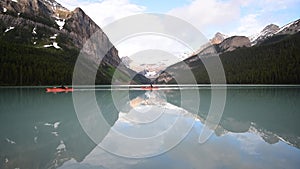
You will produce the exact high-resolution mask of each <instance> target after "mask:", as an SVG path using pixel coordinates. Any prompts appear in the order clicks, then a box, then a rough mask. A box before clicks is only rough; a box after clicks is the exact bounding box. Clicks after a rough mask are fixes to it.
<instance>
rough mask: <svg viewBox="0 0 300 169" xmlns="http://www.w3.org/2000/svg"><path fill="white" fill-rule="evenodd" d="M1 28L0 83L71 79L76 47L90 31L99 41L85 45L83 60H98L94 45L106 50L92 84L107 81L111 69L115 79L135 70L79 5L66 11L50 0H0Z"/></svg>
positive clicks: (125, 78) (127, 76)
mask: <svg viewBox="0 0 300 169" xmlns="http://www.w3.org/2000/svg"><path fill="white" fill-rule="evenodd" d="M0 31H2V32H3V33H1V34H0V48H1V62H0V66H1V67H2V68H3V69H1V72H0V85H57V84H61V83H64V84H71V83H72V74H73V68H74V65H75V62H76V59H77V57H78V55H79V52H80V50H81V49H82V48H83V46H84V44H85V43H86V42H87V40H88V39H89V38H90V37H91V36H92V35H94V34H95V33H97V35H98V36H99V37H98V40H99V41H100V42H101V45H100V48H99V46H97V47H96V46H91V47H90V49H88V50H86V51H85V52H87V53H88V54H86V56H85V57H86V58H85V59H86V60H87V63H92V64H95V65H99V64H100V63H98V62H99V58H98V57H96V53H95V51H99V50H103V51H106V50H108V52H107V53H106V54H105V56H104V58H103V60H102V62H101V64H100V67H99V68H98V73H97V76H96V84H110V83H111V80H112V76H113V75H114V72H115V71H116V69H118V71H119V73H118V74H119V75H118V77H119V79H117V82H118V83H123V82H126V81H128V80H130V79H134V78H135V77H132V75H134V74H136V73H134V71H132V70H130V69H128V68H126V67H125V66H124V65H122V63H121V59H120V58H119V56H118V51H117V49H116V48H115V47H114V46H113V45H112V44H111V42H110V41H109V39H108V37H107V36H106V35H105V33H104V32H103V31H102V30H101V28H100V27H99V26H98V25H97V24H96V23H95V22H94V21H93V20H92V19H91V18H90V17H89V16H87V15H86V14H85V12H84V11H83V10H82V9H80V8H76V9H75V10H74V11H70V10H68V9H66V8H64V7H63V6H62V5H60V4H59V3H57V2H56V1H54V0H18V1H11V0H3V1H1V2H0ZM108 47H111V48H109V49H107V48H108ZM41 56H42V57H41ZM87 78H88V76H87ZM91 78H92V77H91ZM142 79H146V78H142ZM132 83H143V82H140V81H138V82H136V81H134V80H133V81H132Z"/></svg>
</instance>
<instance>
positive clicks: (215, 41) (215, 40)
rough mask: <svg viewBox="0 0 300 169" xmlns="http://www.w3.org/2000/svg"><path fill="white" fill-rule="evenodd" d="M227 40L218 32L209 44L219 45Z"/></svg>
mask: <svg viewBox="0 0 300 169" xmlns="http://www.w3.org/2000/svg"><path fill="white" fill-rule="evenodd" d="M226 38H227V36H226V35H224V34H222V33H220V32H217V33H216V34H215V36H214V37H213V38H212V39H211V40H210V42H211V43H212V44H214V45H216V44H220V43H221V42H223V40H225V39H226Z"/></svg>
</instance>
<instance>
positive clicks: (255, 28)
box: [229, 14, 265, 36]
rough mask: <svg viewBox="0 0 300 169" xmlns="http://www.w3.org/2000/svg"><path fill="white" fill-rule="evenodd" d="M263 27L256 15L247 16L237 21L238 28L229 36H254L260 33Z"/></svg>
mask: <svg viewBox="0 0 300 169" xmlns="http://www.w3.org/2000/svg"><path fill="white" fill-rule="evenodd" d="M264 26H265V25H264V24H262V23H260V22H259V20H258V14H249V15H246V16H244V17H242V18H241V19H240V20H239V26H238V27H237V28H236V29H235V30H234V31H233V32H231V33H229V35H230V36H234V35H246V36H249V35H254V34H256V33H258V32H259V31H261V30H262V29H263V27H264Z"/></svg>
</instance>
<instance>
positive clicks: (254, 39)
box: [249, 24, 279, 45]
mask: <svg viewBox="0 0 300 169" xmlns="http://www.w3.org/2000/svg"><path fill="white" fill-rule="evenodd" d="M278 31H279V26H277V25H274V24H270V25H268V26H266V27H265V28H264V29H263V30H262V31H261V32H260V33H258V34H256V35H253V36H251V37H249V39H250V41H251V44H252V45H256V44H258V43H259V42H262V41H263V40H265V39H267V38H268V37H271V36H273V35H275V34H276V32H278Z"/></svg>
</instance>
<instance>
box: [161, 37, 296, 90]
mask: <svg viewBox="0 0 300 169" xmlns="http://www.w3.org/2000/svg"><path fill="white" fill-rule="evenodd" d="M196 57H198V56H192V57H191V58H188V59H186V60H185V61H184V62H185V64H187V65H188V66H189V69H190V70H191V71H192V72H193V74H194V76H195V79H196V80H197V83H199V84H209V83H210V81H209V78H208V75H207V72H206V69H205V67H204V65H203V63H202V61H201V60H200V59H195V58H196ZM219 57H220V59H221V61H222V63H223V67H224V70H225V74H226V80H227V83H228V84H300V33H297V34H294V35H290V36H281V37H277V36H274V37H273V38H271V39H268V40H267V41H266V42H265V43H264V44H262V45H260V46H253V47H250V48H240V49H237V50H235V51H232V52H226V53H223V54H221V55H220V56H219ZM193 59H195V61H191V60H193ZM205 59H213V58H209V57H207V58H205ZM182 64H183V63H177V64H175V65H172V66H170V67H169V68H167V69H166V71H165V72H169V73H172V74H173V76H176V78H181V79H182V81H183V82H185V83H190V82H189V81H188V79H189V78H187V80H186V81H185V80H184V78H186V77H185V74H186V70H183V69H178V68H179V67H180V66H181V65H182ZM164 76H165V75H164ZM168 83H176V81H175V79H172V80H171V81H169V82H168Z"/></svg>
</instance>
